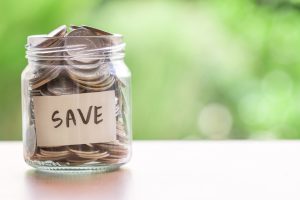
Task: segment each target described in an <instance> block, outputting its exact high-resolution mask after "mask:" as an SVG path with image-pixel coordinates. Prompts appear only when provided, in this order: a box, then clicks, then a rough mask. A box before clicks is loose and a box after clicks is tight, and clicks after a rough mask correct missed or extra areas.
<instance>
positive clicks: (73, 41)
mask: <svg viewBox="0 0 300 200" xmlns="http://www.w3.org/2000/svg"><path fill="white" fill-rule="evenodd" d="M84 36H85V37H84ZM87 36H95V34H94V33H93V32H91V31H90V30H88V29H85V28H78V29H75V30H73V31H71V32H70V33H68V34H67V37H66V40H65V48H67V49H68V47H71V46H74V45H83V48H81V49H79V50H68V51H67V54H68V55H70V56H72V57H73V59H74V60H75V61H78V62H80V63H93V62H96V61H98V60H99V59H86V58H84V56H82V55H85V54H86V51H87V50H91V49H97V48H99V46H100V44H99V41H97V40H96V39H95V38H94V39H93V38H92V37H90V38H88V37H87ZM80 56H81V57H80ZM70 61H71V62H72V60H69V62H70Z"/></svg>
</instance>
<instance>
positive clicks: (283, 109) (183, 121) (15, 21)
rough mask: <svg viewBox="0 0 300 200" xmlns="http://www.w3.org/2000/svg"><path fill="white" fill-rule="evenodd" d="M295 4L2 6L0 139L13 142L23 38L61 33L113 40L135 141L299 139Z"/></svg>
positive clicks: (256, 0) (217, 0) (299, 44)
mask: <svg viewBox="0 0 300 200" xmlns="http://www.w3.org/2000/svg"><path fill="white" fill-rule="evenodd" d="M299 20H300V1H299V0H290V1H288V0H286V1H284V0H244V1H240V0H227V1H222V0H210V1H204V0H202V1H197V0H194V1H192V0H190V1H183V0H181V1H180V0H177V1H171V0H160V1H134V0H126V1H125V0H124V1H117V0H110V1H96V0H90V1H79V0H78V1H76V0H72V1H71V0H65V1H59V0H49V1H38V0H27V1H16V0H11V1H1V2H0V43H1V49H0V66H1V68H0V83H1V84H0V92H1V96H2V97H1V99H0V103H1V104H0V105H1V107H0V109H1V110H0V139H20V138H21V109H20V74H21V71H22V69H23V68H24V67H25V65H26V60H25V58H24V53H25V50H24V45H25V43H26V37H27V36H28V35H31V34H41V33H47V32H49V31H50V30H52V29H54V28H55V27H57V26H59V25H61V24H88V25H91V26H95V27H99V28H101V29H105V30H107V31H111V32H117V33H121V34H123V35H124V36H125V41H126V43H127V50H126V63H127V64H128V66H129V67H130V69H131V70H132V74H133V124H134V128H133V131H134V138H136V139H197V138H204V139H223V138H240V139H243V138H254V139H265V138H266V139H268V138H287V139H296V138H300V132H299V131H298V130H300V123H298V120H299V119H300V105H299V104H300V103H299V102H300V86H299V83H300V79H299V78H300V56H299V55H298V54H299V52H300V22H299Z"/></svg>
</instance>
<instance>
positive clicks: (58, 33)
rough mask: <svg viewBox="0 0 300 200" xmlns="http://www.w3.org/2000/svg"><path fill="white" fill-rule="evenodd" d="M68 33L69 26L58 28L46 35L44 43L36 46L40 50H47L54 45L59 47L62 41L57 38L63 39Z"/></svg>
mask: <svg viewBox="0 0 300 200" xmlns="http://www.w3.org/2000/svg"><path fill="white" fill-rule="evenodd" d="M66 33H67V26H66V25H62V26H59V27H58V28H56V29H54V30H53V31H51V32H50V33H49V34H48V35H45V38H42V41H40V42H38V43H37V44H35V45H34V46H35V47H38V48H46V47H50V46H53V45H58V44H59V43H60V42H61V41H60V40H59V39H58V38H55V37H62V36H64V35H66ZM39 38H40V36H39ZM59 41H60V42H59ZM57 42H59V43H57Z"/></svg>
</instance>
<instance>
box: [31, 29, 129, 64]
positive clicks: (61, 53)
mask: <svg viewBox="0 0 300 200" xmlns="http://www.w3.org/2000/svg"><path fill="white" fill-rule="evenodd" d="M125 46H126V44H125V43H124V42H123V36H122V35H120V34H113V35H102V36H67V35H66V36H56V37H51V36H47V35H31V36H28V37H27V44H26V46H25V48H26V58H27V59H28V61H39V60H75V61H77V60H82V61H83V63H85V61H86V60H90V59H96V58H97V59H100V60H103V59H105V60H107V59H109V60H115V59H122V58H124V54H125V53H124V51H125Z"/></svg>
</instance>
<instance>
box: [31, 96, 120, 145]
mask: <svg viewBox="0 0 300 200" xmlns="http://www.w3.org/2000/svg"><path fill="white" fill-rule="evenodd" d="M33 105H34V114H35V125H36V135H37V145H38V146H47V147H52V146H63V145H75V144H88V143H104V142H111V141H114V140H116V117H115V92H114V91H105V92H94V93H84V94H72V95H62V96H36V97H33Z"/></svg>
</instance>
